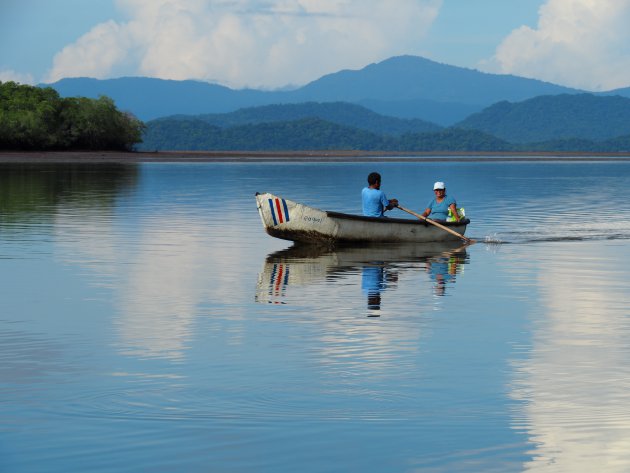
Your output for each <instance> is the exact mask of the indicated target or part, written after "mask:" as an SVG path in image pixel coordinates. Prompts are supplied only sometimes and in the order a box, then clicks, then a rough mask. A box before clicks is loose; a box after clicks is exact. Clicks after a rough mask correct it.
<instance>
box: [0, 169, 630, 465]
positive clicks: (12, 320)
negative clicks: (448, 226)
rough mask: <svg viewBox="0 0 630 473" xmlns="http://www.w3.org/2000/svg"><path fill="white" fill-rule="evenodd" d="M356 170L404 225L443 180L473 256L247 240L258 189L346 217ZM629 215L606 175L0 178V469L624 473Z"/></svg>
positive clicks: (628, 408) (353, 206)
mask: <svg viewBox="0 0 630 473" xmlns="http://www.w3.org/2000/svg"><path fill="white" fill-rule="evenodd" d="M373 170H376V171H379V172H381V174H382V175H383V189H384V190H385V191H386V192H387V193H388V195H389V196H390V197H396V198H398V199H399V200H400V202H401V205H404V206H405V207H407V208H411V209H414V210H421V209H422V208H423V207H424V205H425V204H426V202H427V201H428V200H429V198H430V197H431V188H432V183H433V181H435V180H443V181H445V182H446V184H447V191H448V192H449V193H451V194H452V195H454V196H455V197H456V198H457V200H458V202H459V203H460V205H463V206H464V207H465V208H466V213H467V215H468V216H469V217H470V218H471V221H472V223H471V225H470V226H469V229H468V232H467V234H468V236H470V237H472V238H475V239H476V240H477V241H478V243H477V244H475V245H472V246H468V247H464V246H461V245H458V244H454V245H447V246H445V245H423V246H421V247H419V246H408V245H382V246H381V247H378V248H367V249H366V248H344V249H336V250H322V249H313V248H306V249H305V248H295V247H292V245H291V244H290V242H284V241H281V240H277V239H272V238H271V237H268V236H267V235H265V234H264V232H263V230H262V226H261V223H260V219H259V217H258V215H257V213H256V206H255V202H254V198H253V196H254V193H255V192H257V191H259V192H264V191H270V192H274V193H278V194H280V195H282V196H283V197H286V198H289V199H292V200H297V201H300V202H304V203H306V204H309V205H312V206H315V207H320V208H323V209H328V210H336V211H342V212H351V213H358V212H359V209H360V199H359V195H360V189H361V188H362V187H363V186H364V181H365V177H366V176H367V174H368V173H369V172H371V171H373ZM629 194H630V163H612V162H577V163H575V162H574V163H559V162H544V163H542V162H524V163H506V162H484V163H475V162H470V163H467V162H466V163H455V162H435V163H384V164H381V165H375V164H373V163H371V164H366V163H353V164H346V163H316V164H306V163H301V164H285V163H282V164H281V163H275V164H217V163H206V164H140V165H115V166H112V165H99V166H94V165H32V166H27V165H0V280H1V282H2V284H0V359H1V363H0V418H1V419H2V422H1V423H0V471H7V472H41V471H51V472H68V471H95V472H114V471H115V472H122V471H130V472H131V471H134V472H135V471H154V470H157V471H159V470H162V471H200V472H201V471H204V472H205V471H225V472H227V471H234V472H261V471H274V472H277V471H298V470H299V471H313V472H316V471H317V472H320V471H339V472H346V471H375V472H381V471H397V472H412V471H427V472H429V471H430V472H434V471H444V472H451V471H463V472H478V471H497V472H512V471H513V472H518V471H528V470H532V471H544V472H547V471H550V472H552V471H553V472H562V471H571V472H580V471H584V472H591V471H619V472H623V471H628V469H629V468H630V458H628V457H629V456H630V454H628V453H627V452H628V451H630V450H628V448H627V446H628V444H629V443H630V399H629V397H630V395H629V394H628V393H630V386H629V384H630V381H628V380H630V363H629V361H630V353H629V351H630V350H629V349H628V343H627V340H628V339H629V337H630V318H629V315H630V313H629V310H628V307H630V296H629V295H628V291H627V286H628V281H629V280H630V277H629V276H630V274H629V272H630V270H629V269H628V265H627V261H628V260H629V253H630V244H629V243H630V208H629V207H628V206H627V205H625V204H624V202H626V201H628V199H629V197H630V195H629ZM394 212H400V211H394ZM396 215H397V216H403V215H402V213H400V215H399V214H396Z"/></svg>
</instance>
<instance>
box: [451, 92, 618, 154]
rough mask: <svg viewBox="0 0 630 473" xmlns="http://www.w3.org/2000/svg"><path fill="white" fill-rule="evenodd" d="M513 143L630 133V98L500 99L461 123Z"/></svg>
mask: <svg viewBox="0 0 630 473" xmlns="http://www.w3.org/2000/svg"><path fill="white" fill-rule="evenodd" d="M457 126H458V127H460V128H465V129H474V130H479V131H483V132H485V133H489V134H491V135H494V136H496V137H498V138H501V139H503V140H506V141H509V142H512V143H535V142H545V141H550V140H561V139H573V138H577V139H581V140H592V141H604V140H609V139H612V138H615V137H619V136H624V135H629V134H630V98H625V97H621V96H618V95H617V96H597V95H593V94H578V95H567V94H562V95H549V96H541V97H535V98H532V99H529V100H525V101H523V102H518V103H510V102H505V101H504V102H499V103H496V104H494V105H492V106H490V107H488V108H486V109H485V110H483V111H482V112H480V113H476V114H473V115H471V116H470V117H468V118H466V119H465V120H463V121H461V122H459V123H458V124H457Z"/></svg>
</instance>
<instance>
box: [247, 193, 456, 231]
mask: <svg viewBox="0 0 630 473" xmlns="http://www.w3.org/2000/svg"><path fill="white" fill-rule="evenodd" d="M256 204H257V206H258V213H259V214H260V218H261V220H262V223H263V227H264V228H265V231H266V232H267V233H268V234H269V235H271V236H273V237H276V238H281V239H284V240H290V241H297V242H304V243H322V242H325V243H360V242H363V243H370V242H400V243H428V242H440V241H457V240H459V237H458V236H457V235H453V234H451V233H449V232H447V231H445V230H444V229H441V228H438V227H436V226H434V225H430V224H428V223H426V222H423V221H421V220H415V219H414V220H410V219H406V218H404V219H403V218H387V217H363V216H359V215H350V214H344V213H339V212H329V211H324V210H319V209H316V208H313V207H309V206H307V205H303V204H300V203H298V202H293V201H291V200H288V199H284V198H282V197H279V196H276V195H273V194H269V193H264V194H258V193H257V194H256ZM468 223H469V220H468V219H465V220H464V221H461V222H458V223H454V222H453V223H446V224H444V225H446V226H448V228H450V229H451V230H454V231H455V232H457V233H458V234H459V235H464V232H465V231H466V226H467V224H468Z"/></svg>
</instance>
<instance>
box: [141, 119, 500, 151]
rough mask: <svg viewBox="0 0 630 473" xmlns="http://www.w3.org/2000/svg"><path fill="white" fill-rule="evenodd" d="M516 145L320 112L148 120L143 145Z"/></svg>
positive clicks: (390, 148)
mask: <svg viewBox="0 0 630 473" xmlns="http://www.w3.org/2000/svg"><path fill="white" fill-rule="evenodd" d="M510 147H511V145H510V144H509V143H506V142H505V141H502V140H499V139H497V138H495V137H493V136H490V135H487V134H485V133H481V132H477V131H474V130H460V129H454V128H449V129H446V130H442V131H439V132H437V133H406V134H404V135H402V136H400V137H395V136H386V135H380V134H376V133H371V132H368V131H365V130H360V129H357V128H353V127H348V126H342V125H338V124H335V123H331V122H328V121H326V120H321V119H319V118H303V119H300V120H292V121H286V122H272V123H259V124H249V125H240V126H234V127H229V128H220V127H218V126H214V125H209V124H207V123H206V122H204V121H202V120H194V119H187V120H184V119H160V120H153V121H150V122H148V123H147V131H146V133H145V135H144V142H143V144H142V145H141V146H140V149H143V150H198V151H201V150H220V151H236V150H249V151H262V150H267V151H281V150H282V151H290V150H296V151H304V150H365V151H402V152H404V151H508V150H509V149H511V148H510Z"/></svg>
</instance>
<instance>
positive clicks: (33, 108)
mask: <svg viewBox="0 0 630 473" xmlns="http://www.w3.org/2000/svg"><path fill="white" fill-rule="evenodd" d="M144 128H145V126H144V123H142V122H141V121H140V120H138V119H136V118H135V117H134V116H133V115H131V114H129V113H124V112H121V111H119V110H118V109H117V108H116V105H115V104H114V101H113V100H112V99H110V98H109V97H104V96H101V97H99V98H98V99H89V98H85V97H67V98H61V97H60V96H59V94H58V93H57V91H55V90H54V89H52V88H50V87H47V88H40V87H33V86H29V85H21V84H17V83H15V82H4V83H2V82H0V149H10V150H28V151H30V150H121V151H122V150H131V149H132V148H133V147H134V145H135V144H136V143H140V142H141V141H142V133H143V132H144Z"/></svg>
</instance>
